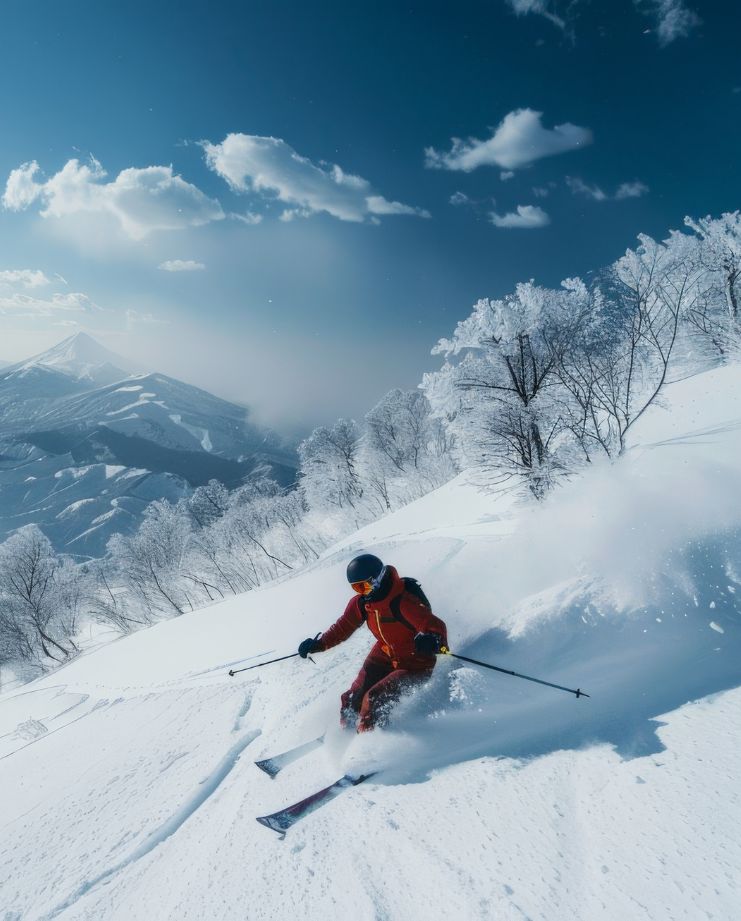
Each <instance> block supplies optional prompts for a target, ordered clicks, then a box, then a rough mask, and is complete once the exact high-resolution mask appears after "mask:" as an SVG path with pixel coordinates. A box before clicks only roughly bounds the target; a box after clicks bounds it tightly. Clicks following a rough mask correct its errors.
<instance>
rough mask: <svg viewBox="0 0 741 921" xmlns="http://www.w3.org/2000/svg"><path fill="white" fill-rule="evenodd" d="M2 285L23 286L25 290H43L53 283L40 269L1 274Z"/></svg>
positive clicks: (15, 270)
mask: <svg viewBox="0 0 741 921" xmlns="http://www.w3.org/2000/svg"><path fill="white" fill-rule="evenodd" d="M0 284H2V285H21V286H22V287H23V288H42V287H43V286H44V285H50V284H51V282H50V281H49V279H48V278H47V277H46V275H44V273H43V272H42V271H41V270H40V269H7V270H6V271H4V272H0Z"/></svg>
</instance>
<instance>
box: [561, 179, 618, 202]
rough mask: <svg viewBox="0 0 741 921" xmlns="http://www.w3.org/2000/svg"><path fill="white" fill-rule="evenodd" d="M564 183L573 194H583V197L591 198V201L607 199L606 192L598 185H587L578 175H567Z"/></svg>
mask: <svg viewBox="0 0 741 921" xmlns="http://www.w3.org/2000/svg"><path fill="white" fill-rule="evenodd" d="M566 185H567V186H568V187H569V188H570V189H571V191H572V192H573V194H574V195H583V196H584V198H591V199H592V200H593V201H607V199H608V195H607V193H606V192H603V191H602V189H601V188H600V187H599V186H598V185H588V184H587V183H586V182H584V181H583V180H582V179H579V178H578V177H575V176H567V177H566Z"/></svg>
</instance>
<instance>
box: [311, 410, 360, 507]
mask: <svg viewBox="0 0 741 921" xmlns="http://www.w3.org/2000/svg"><path fill="white" fill-rule="evenodd" d="M359 439H360V432H359V431H358V427H357V425H356V423H355V422H354V421H353V420H351V419H338V420H337V422H335V424H334V425H333V426H332V427H331V428H327V427H326V426H320V427H319V428H316V429H314V431H313V432H312V433H311V435H309V437H308V438H307V439H306V440H305V441H302V442H301V444H300V445H299V449H298V451H299V458H300V462H301V468H300V473H301V483H302V486H303V488H304V490H305V492H306V497H307V499H308V502H309V505H310V506H311V507H312V508H314V509H319V508H326V509H329V510H333V509H334V510H336V509H348V508H350V509H355V508H356V507H357V506H358V504H359V503H360V501H361V500H362V498H363V483H362V481H361V478H360V472H359V469H358V451H359Z"/></svg>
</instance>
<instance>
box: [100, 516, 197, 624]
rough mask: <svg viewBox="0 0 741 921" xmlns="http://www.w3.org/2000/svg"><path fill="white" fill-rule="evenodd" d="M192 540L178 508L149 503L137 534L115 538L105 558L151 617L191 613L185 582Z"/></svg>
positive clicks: (188, 527) (187, 522) (189, 529)
mask: <svg viewBox="0 0 741 921" xmlns="http://www.w3.org/2000/svg"><path fill="white" fill-rule="evenodd" d="M190 537H191V523H190V518H189V516H188V515H187V513H186V512H185V509H184V508H183V507H182V506H181V505H177V506H176V505H171V504H170V503H169V502H166V501H164V500H157V501H155V502H152V503H150V505H148V506H147V508H146V510H145V512H144V519H143V521H142V523H141V525H140V526H139V530H138V531H137V532H136V533H135V534H133V535H131V536H129V537H125V536H123V535H121V534H114V535H113V537H112V538H111V539H110V541H109V542H108V554H109V558H110V560H111V564H112V566H113V567H114V569H115V570H116V572H117V575H118V578H119V579H120V580H121V581H122V582H123V584H124V585H125V586H126V587H127V589H128V590H129V592H130V593H131V594H132V595H133V597H134V598H135V599H136V600H137V602H138V603H139V604H140V605H141V607H142V608H143V609H144V610H145V611H147V612H148V613H149V614H150V615H157V614H170V615H172V614H183V613H184V612H185V611H186V610H189V609H192V607H193V602H192V600H191V598H190V597H189V594H188V591H187V589H186V585H185V582H186V581H187V576H188V575H190V574H189V573H188V572H187V567H185V566H184V563H185V561H186V559H187V552H188V549H189V543H190Z"/></svg>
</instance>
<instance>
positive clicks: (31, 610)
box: [0, 525, 83, 667]
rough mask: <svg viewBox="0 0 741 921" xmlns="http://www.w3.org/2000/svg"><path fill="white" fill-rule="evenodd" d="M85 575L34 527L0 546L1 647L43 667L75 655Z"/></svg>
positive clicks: (10, 538) (26, 529)
mask: <svg viewBox="0 0 741 921" xmlns="http://www.w3.org/2000/svg"><path fill="white" fill-rule="evenodd" d="M82 579H83V574H82V572H81V571H80V569H79V568H78V567H75V566H74V565H73V564H72V563H71V562H70V561H69V560H66V559H63V558H60V557H58V556H57V555H56V553H55V552H54V549H53V548H52V546H51V543H50V541H49V540H48V538H47V537H46V536H45V535H44V534H43V533H42V531H41V530H40V529H39V528H38V527H36V525H27V526H26V527H23V528H20V529H19V530H18V531H16V532H15V534H13V535H12V536H11V537H9V538H8V540H6V541H5V543H3V544H2V545H0V633H1V634H2V641H0V645H1V646H2V647H3V648H4V649H5V651H6V654H12V655H15V656H17V657H18V658H20V659H23V660H25V661H34V662H35V663H36V664H38V665H41V666H42V667H48V666H49V665H50V664H51V662H56V663H61V662H64V661H65V660H66V659H68V658H69V657H70V656H71V655H73V654H74V653H76V652H77V651H78V650H77V646H76V644H75V640H74V637H75V633H76V631H77V627H78V617H79V614H80V608H81V604H82V597H83V587H82Z"/></svg>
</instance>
